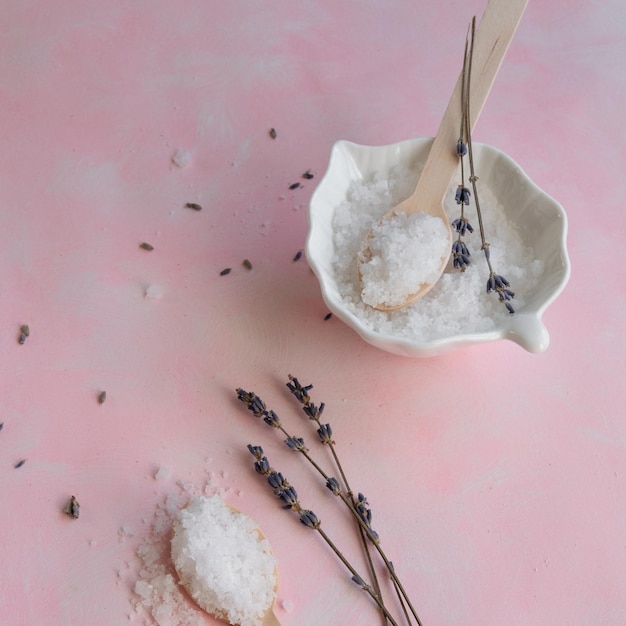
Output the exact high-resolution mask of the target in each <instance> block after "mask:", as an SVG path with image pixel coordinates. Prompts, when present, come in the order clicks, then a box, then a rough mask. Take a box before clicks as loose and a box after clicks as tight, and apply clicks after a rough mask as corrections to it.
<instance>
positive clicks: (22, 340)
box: [17, 333, 26, 345]
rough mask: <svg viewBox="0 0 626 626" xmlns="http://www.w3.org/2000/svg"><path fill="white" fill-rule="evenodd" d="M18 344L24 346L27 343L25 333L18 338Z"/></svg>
mask: <svg viewBox="0 0 626 626" xmlns="http://www.w3.org/2000/svg"><path fill="white" fill-rule="evenodd" d="M17 342H18V343H19V344H20V345H24V343H26V335H25V334H24V333H20V336H19V337H18V338H17Z"/></svg>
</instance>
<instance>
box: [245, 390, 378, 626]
mask: <svg viewBox="0 0 626 626" xmlns="http://www.w3.org/2000/svg"><path fill="white" fill-rule="evenodd" d="M312 387H313V386H312V385H310V386H309V387H302V386H301V385H300V384H299V382H297V380H296V382H295V383H294V387H293V389H294V391H295V393H296V394H298V395H297V397H298V398H299V399H300V398H301V399H302V401H304V402H306V403H307V415H308V416H309V418H310V419H313V420H316V421H317V422H318V424H319V416H320V415H321V414H322V412H323V410H324V405H323V404H322V405H320V407H316V406H315V405H313V404H312V403H311V402H310V398H309V397H308V391H309V390H310V389H312ZM237 397H238V399H239V400H241V401H242V402H243V403H244V404H245V405H246V406H247V407H248V410H249V411H250V412H251V413H252V414H253V415H254V416H255V417H258V418H262V419H263V421H264V422H265V423H266V424H268V425H269V426H272V427H274V428H277V429H278V430H280V431H281V432H282V433H283V434H285V436H286V439H285V441H284V443H285V444H286V445H287V447H288V448H290V449H292V450H296V451H297V452H300V453H301V454H302V455H303V456H304V457H305V458H306V459H307V460H308V461H309V463H311V464H312V465H313V467H314V468H315V469H316V470H317V471H318V473H319V474H321V476H322V477H323V478H324V480H326V481H327V482H328V480H330V477H329V476H328V474H327V473H326V472H325V471H324V470H323V469H322V468H321V467H320V465H319V464H318V463H317V462H316V461H315V460H314V459H313V458H312V457H311V455H310V454H309V450H308V448H307V447H306V445H305V443H304V439H302V438H301V437H294V436H293V435H290V434H289V433H288V432H287V430H286V429H285V428H284V427H283V426H282V423H281V421H280V418H279V417H278V415H276V413H275V412H274V411H271V410H268V409H267V405H266V404H265V402H263V400H261V398H260V397H259V396H257V395H256V394H255V393H254V392H249V391H245V390H244V389H242V388H241V387H240V388H238V389H237ZM318 436H319V437H320V440H321V441H322V443H329V444H330V443H331V441H332V429H331V427H330V424H324V425H320V427H319V429H318ZM332 443H334V442H332ZM249 448H250V446H249ZM250 452H251V453H252V454H255V452H254V451H253V450H250ZM255 456H257V455H256V454H255ZM266 464H267V459H265V458H264V457H263V458H261V457H258V458H257V461H256V463H255V469H256V470H257V472H259V473H263V471H265V470H267V467H266ZM344 484H347V481H346V480H345V478H344ZM346 488H347V489H349V487H346ZM344 501H345V502H346V505H348V508H349V509H350V510H351V512H352V514H353V515H355V516H358V515H357V513H356V511H355V509H354V500H353V498H352V496H351V495H350V502H348V501H347V499H346V500H344ZM357 521H358V520H357ZM359 534H360V536H361V542H362V545H363V549H364V551H365V556H366V559H367V563H368V568H369V570H370V572H371V574H372V580H373V581H374V589H375V592H376V593H377V595H378V600H379V605H384V602H383V598H382V592H381V589H380V584H379V582H378V578H377V576H376V568H375V567H374V563H373V561H372V556H371V554H370V549H369V546H368V542H367V539H366V533H365V531H364V530H363V529H362V528H361V526H360V525H359ZM383 616H384V612H383ZM384 619H385V621H387V618H386V617H384Z"/></svg>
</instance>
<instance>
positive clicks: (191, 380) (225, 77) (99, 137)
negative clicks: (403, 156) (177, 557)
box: [0, 0, 626, 626]
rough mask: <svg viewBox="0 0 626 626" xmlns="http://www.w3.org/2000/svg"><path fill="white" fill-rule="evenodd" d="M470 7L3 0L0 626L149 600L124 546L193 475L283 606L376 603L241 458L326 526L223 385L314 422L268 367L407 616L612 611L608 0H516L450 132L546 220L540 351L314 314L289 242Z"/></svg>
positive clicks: (420, 78)
mask: <svg viewBox="0 0 626 626" xmlns="http://www.w3.org/2000/svg"><path fill="white" fill-rule="evenodd" d="M483 6H484V5H483V3H482V2H479V1H477V0H471V1H467V0H450V1H449V2H445V3H439V2H426V1H425V0H419V1H416V0H394V1H392V2H388V1H387V0H384V1H383V0H367V1H358V2H357V1H345V2H336V1H334V0H318V1H316V2H307V1H305V0H291V1H290V2H283V1H281V0H270V1H267V2H263V3H253V2H243V1H240V0H237V1H233V2H218V1H217V0H209V1H200V0H190V1H188V2H184V3H172V2H165V1H164V0H153V1H152V2H127V1H125V0H108V1H107V2H96V1H95V0H83V1H82V2H76V1H70V2H64V3H59V2H54V3H53V2H46V1H44V0H29V1H28V2H19V3H9V2H3V3H2V11H1V13H2V16H3V17H2V24H3V36H2V44H1V48H2V54H1V55H0V98H1V99H0V129H1V133H2V155H1V157H0V158H1V164H0V295H1V301H2V306H1V307H0V328H1V329H2V331H1V332H0V353H1V354H2V358H1V359H0V368H1V369H0V372H1V377H0V384H1V386H2V388H1V394H0V396H1V397H2V408H1V409H0V421H1V422H4V428H3V430H2V431H1V432H0V468H1V469H0V490H1V493H2V498H3V512H2V515H1V517H0V520H1V521H0V531H1V536H2V547H1V548H0V556H1V560H2V566H3V575H2V576H1V577H0V624H2V625H3V626H5V625H6V626H31V625H33V624H45V625H50V626H66V625H83V624H89V625H90V626H108V625H113V624H115V625H116V626H119V625H120V624H124V623H136V624H143V623H144V622H145V623H151V622H150V618H149V616H148V615H147V614H145V613H143V612H141V611H140V612H138V613H136V612H135V610H134V608H133V604H132V603H133V600H134V596H133V593H132V586H133V584H134V581H135V580H136V577H137V570H138V568H139V564H138V561H137V558H136V557H135V549H136V547H137V545H139V544H140V543H141V542H142V540H144V539H145V536H146V534H147V533H148V523H147V522H146V520H148V521H149V520H150V519H151V517H152V514H153V512H154V510H155V507H156V506H157V504H158V503H159V502H162V500H163V498H164V497H166V496H167V495H168V494H170V493H173V492H176V489H177V488H176V481H177V480H182V481H187V482H189V483H193V484H202V483H203V481H206V480H207V476H208V474H207V473H213V474H214V475H215V476H216V481H217V482H218V483H219V485H221V486H222V487H224V488H225V489H228V490H229V491H228V492H227V499H229V500H230V501H231V502H232V503H233V504H235V505H236V506H238V507H239V508H241V509H243V510H245V511H246V512H248V513H249V514H251V515H253V517H254V518H255V519H256V520H257V521H258V522H259V524H260V525H261V527H262V528H263V530H264V531H265V533H266V534H267V536H268V537H269V539H270V541H271V542H272V545H273V546H274V549H275V552H276V554H277V555H278V558H279V562H280V566H279V567H280V570H279V572H280V590H279V600H283V599H285V600H289V601H290V602H291V603H293V609H292V610H291V611H290V612H286V611H284V610H283V609H281V607H280V606H279V607H278V609H277V614H278V615H279V617H280V618H281V621H282V622H283V623H284V624H285V625H286V626H289V625H295V624H297V625H298V626H313V625H318V624H340V623H344V624H357V623H360V624H375V623H379V619H378V617H377V615H376V612H375V611H374V609H373V608H372V607H371V606H370V604H369V603H368V602H367V601H366V599H365V598H364V597H362V594H361V592H360V591H359V590H357V589H355V586H354V585H353V584H352V583H351V582H350V580H349V577H348V576H346V574H345V572H344V570H343V569H342V568H341V566H340V565H339V564H338V562H336V561H335V559H334V558H333V557H332V555H330V554H329V553H328V551H327V550H326V549H325V548H324V547H323V546H322V544H320V543H319V542H318V540H317V538H316V537H315V536H313V535H312V534H311V533H310V531H308V530H307V529H305V528H304V527H302V526H301V525H299V524H297V523H296V521H295V520H293V519H291V518H290V517H289V516H288V514H286V513H284V512H282V511H281V510H280V509H279V508H278V506H277V505H276V502H275V501H274V500H272V499H271V496H270V494H269V493H268V492H267V490H266V489H265V487H264V486H263V485H262V484H261V480H260V479H259V477H257V476H256V475H254V473H253V472H252V471H251V467H250V458H248V457H249V455H248V453H247V451H246V450H245V445H246V444H247V443H249V442H251V443H256V444H260V445H263V446H264V448H265V449H266V451H267V452H268V454H269V455H270V460H271V461H272V462H273V463H274V464H275V465H276V466H277V467H278V468H279V469H282V470H283V471H284V472H285V473H286V474H287V475H288V477H289V478H291V479H292V482H294V484H295V485H296V487H298V489H299V492H300V493H301V496H302V499H303V501H304V503H305V504H306V505H307V506H310V507H311V508H314V509H316V510H317V509H319V511H320V514H321V515H320V516H321V517H322V518H323V521H324V524H325V527H327V529H328V530H329V532H332V533H335V534H336V535H338V537H339V539H340V540H342V536H343V534H344V531H343V522H342V520H341V518H338V517H337V516H335V514H334V512H333V509H332V508H331V507H332V504H334V503H332V502H331V503H328V500H329V499H330V498H329V497H327V495H326V493H324V489H323V488H318V486H317V484H316V483H315V482H313V481H312V474H311V473H310V472H309V471H308V470H307V469H306V468H305V467H303V466H302V465H301V464H300V463H299V461H300V459H297V458H295V457H294V456H293V455H291V456H290V455H289V453H288V451H286V450H283V446H282V445H281V444H280V441H279V438H278V437H273V436H272V435H274V434H275V433H272V432H271V431H269V429H267V428H265V427H262V426H261V425H258V424H255V423H253V418H252V417H249V416H248V414H247V413H246V412H245V411H244V409H243V407H242V406H241V405H240V404H239V403H237V401H236V399H235V394H234V389H235V388H236V387H238V386H242V387H244V388H247V389H252V390H255V391H257V392H258V393H259V394H260V395H261V396H262V397H264V399H265V400H266V401H267V402H268V404H269V405H270V406H272V407H273V408H275V409H276V410H277V411H278V412H279V414H280V415H281V416H283V418H284V419H285V421H286V422H288V423H289V424H290V425H292V426H293V430H294V431H296V432H297V433H298V434H302V435H307V437H308V438H309V439H310V437H311V435H310V433H309V426H308V424H306V423H304V422H302V421H301V418H300V417H298V416H297V413H296V412H295V408H294V403H293V401H292V400H291V399H290V398H287V397H286V396H285V391H284V390H283V384H284V382H285V381H286V378H287V375H288V374H289V373H292V374H294V375H296V376H298V377H300V379H301V380H302V381H303V382H305V383H308V382H313V383H314V384H315V389H314V399H315V400H316V401H318V402H319V401H325V402H326V404H327V409H326V410H327V413H326V414H325V416H327V417H328V420H329V421H331V423H332V424H333V428H334V431H335V435H336V437H335V438H336V440H337V442H338V444H339V445H340V446H341V450H342V451H343V454H344V461H345V464H346V466H347V467H348V468H349V472H350V475H351V476H352V477H353V482H354V484H355V486H356V488H357V489H359V490H361V491H363V492H365V493H366V495H367V496H368V498H369V500H370V503H371V505H372V507H373V509H374V520H375V527H376V528H377V530H378V531H379V533H380V534H381V536H382V537H383V542H384V545H385V546H386V548H387V551H388V552H389V554H390V556H391V557H392V559H393V560H394V562H395V564H396V568H397V569H398V571H399V572H400V573H401V574H402V575H403V579H404V580H405V581H408V582H407V587H408V588H409V590H410V592H411V596H412V598H413V600H414V603H415V605H416V608H417V609H418V612H419V614H420V617H421V619H422V621H423V622H424V624H425V625H426V626H452V625H461V624H463V625H465V624H470V623H471V624H481V625H482V626H501V625H502V624H507V625H517V624H519V625H522V624H523V625H524V626H527V625H536V626H544V625H546V624H550V625H558V626H560V625H566V624H576V625H577V626H583V625H588V626H597V625H599V624H602V625H604V626H609V625H615V626H617V625H621V624H624V623H626V593H624V591H625V587H624V581H625V580H626V522H625V520H626V498H624V493H625V484H624V480H625V477H626V449H625V442H626V424H625V422H624V409H623V398H622V395H621V390H622V380H621V379H622V376H623V372H624V360H625V359H624V350H623V341H624V340H623V338H624V335H625V334H626V322H625V315H624V312H625V311H626V302H625V299H626V298H625V288H624V285H625V281H626V276H625V275H624V267H626V263H625V259H624V249H625V248H624V246H623V244H622V242H621V238H622V235H623V231H622V227H623V226H624V224H625V220H624V217H623V209H622V202H621V200H622V199H623V198H624V197H625V196H626V185H625V183H624V180H623V166H624V162H625V157H626V150H625V148H624V146H625V145H626V144H625V143H624V138H623V129H624V123H623V120H624V115H623V103H624V101H626V79H625V78H624V72H623V60H624V58H625V55H626V43H625V41H626V40H625V38H624V24H625V23H626V5H625V4H624V3H623V0H605V1H604V2H597V1H593V2H589V1H586V2H583V1H582V0H576V1H575V2H570V3H568V4H567V7H565V6H564V4H563V2H559V1H557V0H543V1H542V2H537V1H533V0H531V2H530V6H529V7H528V10H527V12H526V15H525V17H524V20H523V21H522V24H521V26H520V28H519V30H518V33H517V35H516V38H515V40H514V42H513V44H512V46H511V49H510V51H509V54H508V55H507V58H506V59H505V63H504V66H503V68H502V71H501V74H500V75H499V77H498V80H497V82H496V85H495V87H494V90H493V92H492V95H491V97H490V100H489V102H488V103H487V105H486V106H485V109H484V111H483V115H482V117H481V120H480V122H479V124H478V127H477V129H476V134H475V137H476V139H477V140H480V141H483V142H486V143H491V144H493V145H495V146H496V147H498V148H500V149H502V150H504V151H505V152H507V153H509V154H510V155H511V156H512V157H513V158H514V159H515V160H516V161H518V162H519V163H520V164H521V165H522V167H524V169H525V170H526V171H527V172H528V174H529V175H530V176H531V178H532V179H533V180H534V181H535V182H536V183H537V184H538V185H539V186H540V187H542V188H543V189H545V190H546V191H547V192H548V193H550V194H551V195H553V196H554V197H555V198H557V199H558V200H559V201H560V202H561V203H562V204H563V206H564V207H565V209H566V211H567V212H568V216H569V220H570V235H569V249H570V254H571V258H572V266H573V273H572V279H571V281H570V283H569V285H568V287H567V289H566V290H565V292H564V293H563V294H562V296H561V297H560V298H559V299H558V300H557V301H556V302H555V303H554V304H553V305H552V306H551V307H550V309H549V310H548V312H547V313H546V315H545V316H544V321H545V322H546V325H547V326H548V328H549V330H550V333H551V338H552V343H551V346H550V348H549V350H548V351H547V352H546V353H545V354H542V355H538V356H533V355H529V354H527V353H525V352H523V351H522V350H521V349H520V348H519V347H517V346H515V345H514V344H511V343H497V344H491V345H485V346H479V347H477V348H475V349H469V350H466V351H463V352H460V353H457V354H452V355H449V356H445V357H441V358H435V359H428V360H409V359H404V358H401V357H394V356H391V355H388V354H385V353H383V352H380V351H378V350H376V349H374V348H372V347H370V346H368V345H366V344H365V343H363V342H362V341H361V340H360V339H359V338H358V337H357V336H356V334H354V333H353V332H352V331H351V330H350V329H349V328H348V327H346V326H345V325H343V324H341V323H340V322H339V321H338V320H335V319H332V318H331V319H330V320H328V321H324V320H323V318H324V315H325V313H326V310H325V308H324V305H323V302H322V300H321V297H320V293H319V288H318V285H317V283H316V281H315V279H314V277H313V276H312V274H311V272H310V271H309V269H308V268H307V266H306V263H305V261H304V259H302V260H301V261H299V262H292V258H293V256H294V254H295V253H296V252H297V250H299V249H301V248H302V247H303V245H304V238H305V236H306V231H307V223H306V206H307V202H308V199H309V197H310V195H311V193H312V191H313V189H314V186H315V183H316V181H317V180H319V175H320V174H321V173H322V172H323V171H324V169H325V167H326V162H327V158H328V155H329V151H330V147H331V145H332V143H333V142H334V141H335V140H337V139H340V138H343V139H350V140H352V141H356V142H358V143H363V144H387V143H391V142H394V141H398V140H401V139H406V138H409V137H414V136H429V135H432V134H433V133H434V132H435V130H436V128H437V124H438V120H439V118H440V116H441V115H442V113H443V109H444V107H445V104H446V102H447V99H448V97H449V94H450V91H451V88H452V85H453V84H454V80H455V79H456V76H457V75H458V72H459V68H460V54H461V52H462V45H463V37H464V35H465V30H466V26H467V23H468V21H469V19H470V17H471V15H472V13H473V12H475V13H478V14H480V13H481V12H482V9H483ZM270 127H275V128H276V129H277V132H278V138H277V139H276V140H275V141H273V140H272V139H270V138H269V136H268V129H269V128H270ZM179 149H184V150H188V151H189V153H190V154H191V157H192V158H191V162H190V164H189V165H188V166H187V167H185V168H178V167H176V166H175V165H174V164H173V163H172V161H171V158H172V156H173V155H174V154H175V152H176V151H177V150H179ZM309 168H312V170H313V171H314V172H315V174H316V175H317V176H316V178H315V179H313V180H312V181H305V180H302V188H300V189H296V190H293V191H289V190H288V189H287V188H288V186H289V184H291V183H293V182H296V181H300V180H301V179H300V176H301V174H302V172H304V171H305V170H307V169H309ZM186 202H198V203H200V204H201V205H202V206H203V210H202V211H201V212H194V211H191V210H189V209H185V208H184V204H185V203H186ZM142 241H148V242H150V243H152V244H153V245H154V250H153V251H152V252H146V251H144V250H141V249H140V248H139V244H140V243H141V242H142ZM244 258H249V259H250V260H251V261H252V263H253V269H252V270H251V271H247V270H245V269H244V268H243V267H242V266H241V262H242V260H243V259H244ZM225 267H232V268H233V270H232V272H231V273H230V274H229V275H227V276H219V273H220V271H221V270H222V269H223V268H225ZM151 285H152V286H153V288H154V289H155V290H156V295H157V296H159V297H156V298H146V297H144V294H145V290H146V288H147V287H148V286H151ZM23 323H28V324H29V325H30V328H31V336H30V337H29V338H28V339H27V340H26V342H25V344H24V345H18V343H17V336H18V334H19V327H20V325H21V324H23ZM102 389H106V391H107V394H108V397H107V400H106V402H105V403H104V404H102V405H100V404H98V402H97V395H98V393H99V392H100V390H102ZM19 459H27V460H26V463H25V464H24V465H23V466H22V467H20V468H19V469H14V464H15V463H16V462H17V461H18V460H19ZM162 466H163V467H168V468H169V469H170V470H171V474H170V476H169V477H168V478H165V479H163V480H155V479H154V473H155V471H156V470H157V469H158V468H159V467H162ZM72 494H74V495H76V497H77V498H78V500H79V502H80V504H81V516H80V518H79V519H78V520H71V519H70V518H69V517H67V516H65V515H64V514H63V513H62V508H63V506H64V505H65V502H66V501H67V499H68V498H69V496H70V495H72ZM318 502H322V504H320V505H319V506H318V505H317V503H318ZM327 509H328V510H327ZM122 529H125V530H122ZM129 533H132V534H129ZM206 623H207V624H213V623H214V622H213V621H212V620H211V619H210V618H207V619H206Z"/></svg>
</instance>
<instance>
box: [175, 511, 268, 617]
mask: <svg viewBox="0 0 626 626" xmlns="http://www.w3.org/2000/svg"><path fill="white" fill-rule="evenodd" d="M224 504H225V505H226V506H227V507H228V508H229V509H230V510H231V511H233V513H236V514H238V515H246V514H245V513H242V512H241V511H240V510H239V509H237V508H235V507H234V506H231V505H230V504H228V503H226V502H225V503H224ZM255 531H256V533H257V534H258V538H259V540H263V539H265V540H267V537H266V536H265V535H264V534H263V532H262V531H261V529H260V528H259V527H258V526H257V527H256V528H255ZM176 573H177V574H178V578H179V580H180V582H181V584H182V585H183V587H184V588H185V589H186V590H187V592H188V593H189V595H190V596H191V597H192V598H193V599H194V600H195V601H196V603H198V600H197V599H196V598H194V596H193V594H192V588H191V581H190V580H187V578H186V577H185V576H184V575H183V574H182V573H181V572H180V571H178V569H176ZM274 575H275V578H276V581H277V582H276V585H275V586H274V596H276V589H277V586H278V576H277V570H276V569H275V570H274ZM274 602H275V600H272V603H271V604H270V606H269V607H268V608H267V610H266V611H265V614H264V616H263V621H262V626H280V622H279V621H278V618H277V617H276V615H274ZM198 606H200V607H201V608H202V609H204V610H205V611H206V612H207V613H209V615H212V616H213V617H215V618H217V619H219V620H221V621H223V622H225V623H227V624H231V626H238V625H237V624H232V623H231V622H229V621H228V616H227V613H226V611H219V610H217V609H216V610H210V609H209V608H208V607H205V606H202V604H201V603H198Z"/></svg>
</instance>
